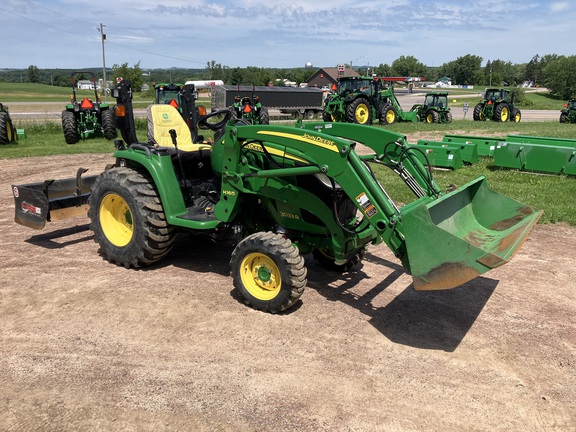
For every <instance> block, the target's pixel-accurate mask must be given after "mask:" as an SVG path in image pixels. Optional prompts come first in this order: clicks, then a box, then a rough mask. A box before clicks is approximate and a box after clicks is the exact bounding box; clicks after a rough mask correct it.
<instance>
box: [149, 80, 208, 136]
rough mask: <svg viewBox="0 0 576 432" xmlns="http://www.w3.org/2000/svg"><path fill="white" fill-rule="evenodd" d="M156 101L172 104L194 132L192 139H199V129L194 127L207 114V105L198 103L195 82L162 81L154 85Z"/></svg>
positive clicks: (160, 103)
mask: <svg viewBox="0 0 576 432" xmlns="http://www.w3.org/2000/svg"><path fill="white" fill-rule="evenodd" d="M154 90H155V99H154V103H155V104H159V105H162V104H163V105H171V106H173V107H174V108H176V110H178V112H179V113H180V114H181V115H182V118H183V119H184V121H185V122H186V124H187V125H188V128H189V129H190V131H191V133H192V139H193V140H194V141H196V140H197V139H199V135H198V129H197V128H196V127H194V125H195V124H196V123H198V119H199V118H200V117H201V116H204V115H206V107H204V106H203V105H196V99H198V92H197V91H196V87H195V85H194V84H193V83H188V84H174V83H162V84H156V85H155V86H154Z"/></svg>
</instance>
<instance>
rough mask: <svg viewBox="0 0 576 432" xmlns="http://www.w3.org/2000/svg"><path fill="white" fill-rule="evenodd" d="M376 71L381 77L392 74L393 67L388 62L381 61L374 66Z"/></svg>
mask: <svg viewBox="0 0 576 432" xmlns="http://www.w3.org/2000/svg"><path fill="white" fill-rule="evenodd" d="M374 73H375V74H376V75H377V76H380V77H386V76H392V68H391V67H390V65H389V64H387V63H380V65H378V66H377V67H375V68H374Z"/></svg>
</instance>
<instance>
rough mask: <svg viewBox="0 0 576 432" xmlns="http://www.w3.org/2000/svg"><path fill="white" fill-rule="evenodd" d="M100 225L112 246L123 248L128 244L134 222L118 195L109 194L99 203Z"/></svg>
mask: <svg viewBox="0 0 576 432" xmlns="http://www.w3.org/2000/svg"><path fill="white" fill-rule="evenodd" d="M100 225H101V227H102V232H103V233H104V235H105V236H106V238H107V239H108V240H109V241H110V243H112V244H113V245H114V246H118V247H123V246H126V245H127V244H128V243H130V240H131V239H132V236H133V235H134V221H133V219H132V212H131V211H130V207H129V206H128V204H126V201H124V199H123V198H122V197H121V196H120V195H117V194H115V193H110V194H108V195H106V196H105V197H104V199H103V200H102V202H101V203H100Z"/></svg>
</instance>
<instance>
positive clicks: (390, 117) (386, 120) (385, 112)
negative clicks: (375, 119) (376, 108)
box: [379, 103, 398, 125]
mask: <svg viewBox="0 0 576 432" xmlns="http://www.w3.org/2000/svg"><path fill="white" fill-rule="evenodd" d="M379 120H380V124H383V125H388V124H394V123H396V120H398V113H397V112H396V109H395V108H394V106H392V104H389V103H388V104H386V105H384V106H383V107H382V110H381V111H380V116H379Z"/></svg>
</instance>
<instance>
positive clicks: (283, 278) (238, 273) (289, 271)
mask: <svg viewBox="0 0 576 432" xmlns="http://www.w3.org/2000/svg"><path fill="white" fill-rule="evenodd" d="M230 269H231V274H232V278H233V281H234V288H236V290H237V291H238V293H239V294H240V296H241V297H242V299H243V300H244V303H246V304H247V305H249V306H251V307H253V308H254V309H257V310H261V311H264V312H270V313H276V312H282V311H285V310H287V309H289V308H290V307H292V306H294V304H295V303H296V302H297V301H298V299H299V298H300V296H301V295H302V293H303V292H304V288H305V287H306V282H307V281H306V274H307V270H306V266H305V262H304V258H303V257H302V256H301V255H300V252H299V251H298V248H297V247H295V246H294V245H293V244H292V242H291V241H290V240H289V239H287V238H284V237H283V236H281V235H279V234H275V233H272V232H258V233H255V234H252V235H249V236H248V237H246V238H244V239H243V240H242V241H241V242H240V243H238V245H237V246H236V248H235V249H234V251H233V252H232V258H231V260H230Z"/></svg>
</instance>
